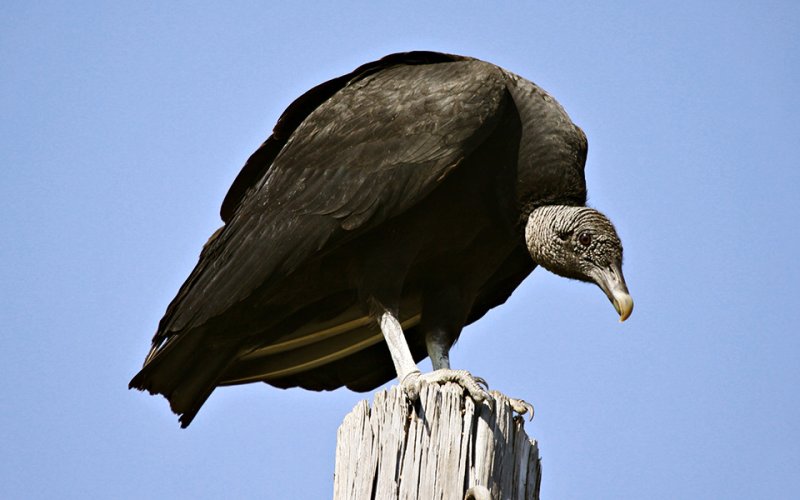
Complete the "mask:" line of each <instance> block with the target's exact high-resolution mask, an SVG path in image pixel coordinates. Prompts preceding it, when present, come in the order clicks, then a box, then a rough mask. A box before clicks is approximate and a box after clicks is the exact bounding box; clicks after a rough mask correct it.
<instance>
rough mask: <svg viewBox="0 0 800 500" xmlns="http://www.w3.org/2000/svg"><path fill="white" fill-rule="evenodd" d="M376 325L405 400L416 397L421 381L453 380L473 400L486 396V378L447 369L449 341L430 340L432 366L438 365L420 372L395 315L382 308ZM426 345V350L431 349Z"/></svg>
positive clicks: (483, 398)
mask: <svg viewBox="0 0 800 500" xmlns="http://www.w3.org/2000/svg"><path fill="white" fill-rule="evenodd" d="M378 324H379V325H380V328H381V332H382V333H383V337H384V339H386V344H387V345H388V346H389V353H391V356H392V363H394V368H395V371H396V372H397V379H398V380H399V381H400V386H401V387H402V388H403V390H404V391H405V392H406V394H407V395H408V397H409V399H412V400H416V399H417V398H418V397H419V392H420V389H421V387H422V383H423V382H426V383H429V384H444V383H445V382H455V383H457V384H458V385H460V386H461V387H463V388H464V389H465V390H466V391H467V392H468V393H469V395H470V396H471V397H472V399H474V400H475V401H476V402H481V401H483V400H485V399H486V395H487V394H486V381H484V380H483V379H482V378H480V377H474V376H473V375H472V374H471V373H469V372H468V371H466V370H451V369H450V368H449V363H450V362H449V359H448V351H449V349H450V345H449V344H443V343H438V342H433V345H435V347H434V351H433V352H434V353H436V354H434V357H433V358H432V359H436V360H437V361H436V363H437V365H436V366H439V368H437V367H436V366H434V371H432V372H430V373H425V374H422V373H420V371H419V368H417V365H416V363H414V358H413V357H412V356H411V349H409V347H408V342H407V341H406V337H405V335H404V334H403V328H402V326H400V321H398V320H397V316H396V315H395V314H392V312H391V311H389V310H388V309H385V308H383V312H382V313H380V315H379V316H378ZM430 345H431V344H429V353H430V352H431V351H430ZM442 363H446V365H447V366H443V365H442Z"/></svg>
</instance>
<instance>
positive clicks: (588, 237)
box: [578, 231, 592, 247]
mask: <svg viewBox="0 0 800 500" xmlns="http://www.w3.org/2000/svg"><path fill="white" fill-rule="evenodd" d="M591 242H592V233H590V232H589V231H584V232H582V233H581V234H579V235H578V243H580V244H581V245H583V246H585V247H588V246H589V244H590V243H591Z"/></svg>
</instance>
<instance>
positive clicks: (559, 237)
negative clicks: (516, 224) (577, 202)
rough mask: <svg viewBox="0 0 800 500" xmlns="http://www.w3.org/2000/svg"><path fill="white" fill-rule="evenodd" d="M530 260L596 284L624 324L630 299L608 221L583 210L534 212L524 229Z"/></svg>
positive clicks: (617, 243)
mask: <svg viewBox="0 0 800 500" xmlns="http://www.w3.org/2000/svg"><path fill="white" fill-rule="evenodd" d="M525 241H526V243H527V245H528V250H529V251H530V253H531V257H533V260H534V261H535V262H536V263H537V264H539V265H541V266H542V267H544V268H545V269H547V270H548V271H551V272H553V273H555V274H558V275H559V276H564V277H566V278H573V279H577V280H581V281H588V282H592V283H595V284H597V286H599V287H600V288H601V289H602V290H603V292H605V294H606V296H608V299H609V300H610V301H611V303H612V304H614V308H615V309H616V310H617V312H618V313H619V317H620V321H625V320H626V319H627V318H628V316H630V315H631V312H632V311H633V299H632V298H631V296H630V295H629V294H628V287H627V285H626V284H625V278H624V277H623V275H622V243H621V242H620V240H619V236H617V231H616V230H615V229H614V226H613V225H612V224H611V221H609V220H608V218H607V217H606V216H605V215H603V214H601V213H600V212H598V211H597V210H594V209H592V208H586V207H572V206H565V205H548V206H544V207H539V208H537V209H535V210H534V211H533V212H532V213H531V215H530V217H529V218H528V223H527V225H526V226H525Z"/></svg>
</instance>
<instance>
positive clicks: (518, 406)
mask: <svg viewBox="0 0 800 500" xmlns="http://www.w3.org/2000/svg"><path fill="white" fill-rule="evenodd" d="M489 394H491V395H492V397H494V398H495V399H496V400H502V401H506V402H508V405H509V406H510V407H511V409H512V410H514V411H515V412H516V413H518V414H519V415H520V416H522V415H525V414H526V413H527V414H529V415H530V416H529V417H528V420H533V405H532V404H530V403H528V402H527V401H525V400H524V399H517V398H510V397H508V396H506V395H505V394H503V393H501V392H498V391H489Z"/></svg>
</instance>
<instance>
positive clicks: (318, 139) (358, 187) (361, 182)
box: [148, 60, 510, 359]
mask: <svg viewBox="0 0 800 500" xmlns="http://www.w3.org/2000/svg"><path fill="white" fill-rule="evenodd" d="M509 102H510V97H509V94H508V91H507V89H506V87H505V80H504V76H503V74H502V73H501V72H500V71H499V70H498V69H497V68H496V67H495V66H492V65H490V64H487V63H483V62H480V61H475V60H463V61H455V62H450V63H442V64H425V65H413V66H409V65H395V66H391V67H389V68H386V69H382V70H380V71H377V72H374V73H372V74H368V75H367V76H364V77H362V78H359V79H357V80H356V81H353V82H351V83H349V84H348V85H347V86H345V87H344V88H343V89H341V90H340V91H338V92H336V93H335V94H333V95H332V96H331V97H330V98H329V99H327V100H326V101H324V102H323V103H322V104H320V105H319V106H318V107H317V108H316V109H314V110H313V111H312V112H311V113H310V114H309V115H308V117H307V118H306V119H305V120H304V121H303V122H302V123H301V124H300V125H299V126H297V128H296V129H295V130H294V132H293V133H292V135H291V136H290V137H289V139H288V140H287V141H286V144H285V146H283V148H282V149H281V150H280V152H278V153H277V155H276V157H275V160H274V162H273V163H272V165H271V166H269V167H267V169H265V174H264V175H263V176H262V178H261V179H260V180H259V181H258V182H257V183H255V184H254V185H253V186H252V187H251V188H250V189H249V191H247V192H246V193H245V194H243V195H241V196H242V198H241V201H240V202H239V203H238V206H235V207H234V209H233V210H232V212H233V213H232V214H229V215H230V218H229V222H228V224H227V225H226V226H225V227H224V228H223V230H222V231H221V232H220V234H219V235H218V236H217V237H216V238H214V239H213V241H211V242H210V243H209V244H208V247H207V248H206V249H205V250H204V251H203V254H202V255H201V258H200V262H199V263H198V264H197V266H196V268H195V269H194V271H193V272H192V273H191V275H190V276H189V278H188V279H187V281H186V283H184V285H183V287H182V288H181V290H180V291H179V293H178V296H177V297H176V298H175V299H174V300H173V302H172V304H170V306H169V308H168V310H167V313H166V315H165V317H164V318H163V319H162V321H161V324H160V326H159V331H158V333H157V334H156V337H155V339H154V352H153V353H151V356H149V357H148V359H150V358H152V356H153V355H155V354H157V351H158V350H159V349H158V347H159V346H161V345H163V342H164V341H165V340H166V339H168V338H169V337H170V336H171V335H173V334H175V333H178V332H180V331H185V330H188V329H192V328H195V327H198V326H201V325H203V324H204V323H205V322H206V321H208V320H209V319H211V318H214V317H217V316H219V315H221V314H223V313H224V312H225V311H226V310H228V309H229V308H230V307H231V306H232V305H234V304H236V303H238V302H241V301H243V300H246V299H247V297H248V296H249V295H250V294H251V293H252V292H253V290H255V289H256V288H258V287H261V286H264V285H265V284H268V283H269V282H271V281H272V280H279V279H280V278H282V277H284V276H286V275H287V274H289V273H291V272H292V271H293V270H295V269H297V267H298V266H301V265H302V264H303V263H304V262H305V261H306V260H307V259H309V258H310V257H312V256H313V255H315V254H317V253H319V252H325V251H329V250H331V249H333V248H336V246H337V245H338V244H340V243H341V242H342V241H343V240H344V239H345V238H352V237H355V236H357V235H359V234H361V233H363V232H365V231H367V230H369V229H370V228H372V227H375V226H376V225H378V224H380V223H381V222H382V221H384V220H386V219H387V218H389V217H393V216H396V215H398V214H400V213H402V212H403V211H405V210H407V209H408V208H410V207H412V206H414V205H415V204H416V203H418V202H419V201H420V200H421V199H423V198H424V197H425V196H426V195H427V194H428V193H430V192H431V191H432V190H433V189H434V188H435V187H436V186H437V185H438V184H439V183H440V182H441V181H442V180H443V179H444V178H445V177H446V176H447V175H448V173H449V172H450V171H452V169H454V168H457V167H458V165H459V163H460V162H461V161H462V160H463V159H464V158H465V157H466V156H468V155H469V154H470V153H471V152H472V151H473V150H474V149H475V148H476V147H477V146H479V145H480V144H481V142H482V141H483V140H484V139H485V138H486V137H487V136H488V135H489V134H490V133H491V131H492V130H493V129H494V127H495V125H496V124H497V122H498V119H499V117H500V116H501V115H502V112H503V110H504V109H505V106H506V105H508V104H509ZM234 205H237V204H236V203H234Z"/></svg>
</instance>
